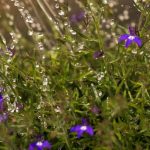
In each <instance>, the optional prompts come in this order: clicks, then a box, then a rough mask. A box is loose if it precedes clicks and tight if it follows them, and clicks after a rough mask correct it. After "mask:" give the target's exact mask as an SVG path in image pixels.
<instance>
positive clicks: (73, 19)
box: [70, 11, 85, 23]
mask: <svg viewBox="0 0 150 150" xmlns="http://www.w3.org/2000/svg"><path fill="white" fill-rule="evenodd" d="M84 17H85V12H84V11H80V12H78V13H75V14H73V15H72V16H71V17H70V21H71V23H77V22H80V21H82V20H83V19H84Z"/></svg>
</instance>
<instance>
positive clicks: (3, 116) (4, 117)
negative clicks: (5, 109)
mask: <svg viewBox="0 0 150 150" xmlns="http://www.w3.org/2000/svg"><path fill="white" fill-rule="evenodd" d="M7 118H8V114H7V113H3V114H0V123H1V122H4V121H6V120H7Z"/></svg>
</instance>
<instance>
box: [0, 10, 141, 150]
mask: <svg viewBox="0 0 150 150" xmlns="http://www.w3.org/2000/svg"><path fill="white" fill-rule="evenodd" d="M84 17H85V13H84V12H80V13H78V14H74V15H72V16H71V18H70V21H71V22H72V23H77V22H79V21H81V20H82V19H83V18H84ZM122 41H125V47H126V48H128V47H129V46H130V45H131V44H132V43H133V42H135V43H136V44H137V45H138V46H139V47H141V46H142V40H141V39H140V38H139V37H138V36H137V35H136V33H135V28H133V27H130V26H129V34H123V35H121V36H120V37H119V40H118V42H119V43H120V42H122ZM103 54H104V53H103V51H96V52H95V53H94V54H93V58H95V59H98V58H100V57H102V56H103ZM0 112H1V114H0V122H4V121H6V120H7V118H8V114H7V113H6V112H4V99H3V96H2V95H0ZM70 132H76V133H77V138H81V137H82V136H83V134H84V133H87V134H89V135H90V136H93V135H94V130H93V127H92V126H91V125H89V124H88V122H87V120H86V119H82V123H81V124H78V125H75V126H73V127H71V129H70ZM51 147H52V144H51V143H49V141H47V140H38V141H36V142H33V143H31V144H30V145H29V150H34V149H37V150H43V149H45V148H46V149H51Z"/></svg>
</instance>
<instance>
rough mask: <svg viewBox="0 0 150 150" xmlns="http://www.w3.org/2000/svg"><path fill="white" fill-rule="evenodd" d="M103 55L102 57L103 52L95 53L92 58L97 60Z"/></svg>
mask: <svg viewBox="0 0 150 150" xmlns="http://www.w3.org/2000/svg"><path fill="white" fill-rule="evenodd" d="M103 55H104V52H103V51H95V52H94V54H93V58H94V59H98V58H100V57H102V56H103Z"/></svg>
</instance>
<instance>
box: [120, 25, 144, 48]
mask: <svg viewBox="0 0 150 150" xmlns="http://www.w3.org/2000/svg"><path fill="white" fill-rule="evenodd" d="M122 41H125V47H126V48H128V47H129V46H130V45H131V44H132V43H133V42H134V43H136V44H137V45H138V46H139V47H141V46H142V40H141V39H140V38H139V37H138V36H137V35H136V34H135V28H133V27H131V26H129V34H123V35H121V36H120V37H119V40H118V42H119V43H120V42H122Z"/></svg>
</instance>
